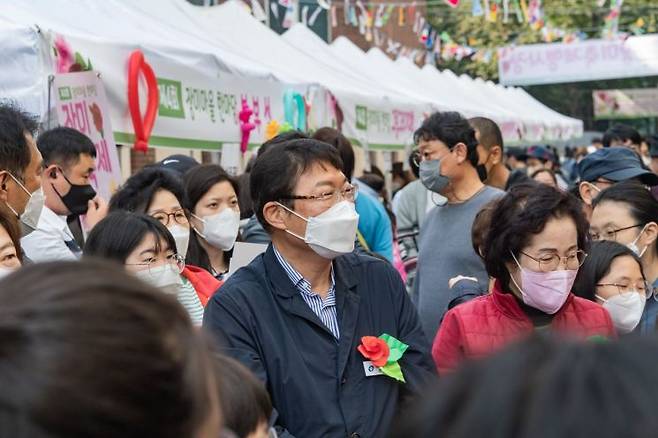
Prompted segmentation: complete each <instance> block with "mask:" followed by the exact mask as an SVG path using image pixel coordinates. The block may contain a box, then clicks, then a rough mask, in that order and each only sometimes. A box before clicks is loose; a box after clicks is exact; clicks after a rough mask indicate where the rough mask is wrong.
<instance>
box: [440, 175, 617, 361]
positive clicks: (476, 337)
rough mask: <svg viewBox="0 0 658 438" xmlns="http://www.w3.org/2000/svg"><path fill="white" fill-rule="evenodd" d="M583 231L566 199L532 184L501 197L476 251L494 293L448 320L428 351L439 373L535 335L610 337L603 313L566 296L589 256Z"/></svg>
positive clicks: (572, 201) (570, 199) (583, 224)
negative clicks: (483, 239)
mask: <svg viewBox="0 0 658 438" xmlns="http://www.w3.org/2000/svg"><path fill="white" fill-rule="evenodd" d="M587 231H588V227H587V222H586V221H585V218H584V216H583V214H582V211H581V208H580V205H578V201H577V200H576V199H575V198H573V197H572V196H571V195H569V194H568V193H562V192H559V191H557V190H555V189H554V188H552V187H548V186H545V185H538V184H532V185H523V186H518V187H516V188H514V189H512V190H511V191H510V192H509V193H508V194H507V195H506V196H505V197H503V198H502V199H501V200H500V201H499V202H498V205H497V206H496V207H495V209H494V211H493V213H492V215H491V225H490V228H489V233H488V234H487V237H486V239H485V242H484V246H483V248H482V250H483V257H484V260H485V265H486V268H487V272H488V273H489V276H490V277H493V278H494V280H495V282H494V287H493V290H492V292H491V293H490V294H488V295H485V296H482V297H479V298H476V299H474V300H472V301H469V302H467V303H464V304H461V305H459V306H457V307H455V308H453V309H451V310H450V311H449V312H448V313H446V316H445V318H444V320H443V322H442V324H441V327H440V328H439V332H438V333H437V335H436V338H435V339H434V345H433V347H432V355H433V357H434V361H435V363H436V366H437V368H438V370H439V372H446V371H450V370H452V369H454V368H455V367H456V366H457V365H458V364H459V363H460V362H461V361H462V360H464V359H467V358H477V357H482V356H486V355H489V354H490V353H492V352H494V351H496V350H498V349H500V348H501V347H503V346H505V345H507V344H509V343H511V342H513V341H515V340H518V339H521V338H524V337H527V336H528V335H530V334H532V333H533V332H545V333H554V334H559V335H562V336H567V337H575V338H583V339H584V338H589V337H591V336H596V335H600V336H606V337H614V336H615V333H614V328H613V325H612V321H611V319H610V316H609V315H608V313H607V312H606V311H605V310H604V309H603V308H602V307H601V306H600V305H598V304H596V303H593V302H591V301H587V300H584V299H582V298H578V297H575V296H574V295H573V294H572V293H571V286H572V285H573V282H574V279H575V277H576V274H577V272H578V268H579V267H580V265H581V264H582V263H583V261H584V259H585V257H586V256H587V254H586V253H585V251H584V250H583V249H584V248H586V244H587Z"/></svg>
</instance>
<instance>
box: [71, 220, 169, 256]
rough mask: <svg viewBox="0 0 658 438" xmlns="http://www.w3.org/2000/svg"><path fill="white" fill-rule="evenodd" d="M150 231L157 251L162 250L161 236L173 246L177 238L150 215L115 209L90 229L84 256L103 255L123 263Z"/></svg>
mask: <svg viewBox="0 0 658 438" xmlns="http://www.w3.org/2000/svg"><path fill="white" fill-rule="evenodd" d="M149 234H151V235H153V236H154V237H155V249H156V251H161V248H160V241H161V240H164V241H165V242H167V246H169V248H170V249H172V250H174V251H175V250H176V241H175V240H174V238H173V236H172V235H171V233H170V232H169V230H167V227H165V226H164V225H162V224H161V223H160V222H158V221H157V220H155V219H153V218H152V217H151V216H148V215H146V214H143V213H133V212H129V211H122V210H118V211H114V212H112V213H110V214H108V215H107V216H106V217H105V218H104V219H103V220H102V221H100V222H99V223H97V224H96V226H94V228H93V229H92V230H91V232H90V233H89V236H88V237H87V241H86V243H85V248H84V257H85V258H87V257H95V258H104V259H108V260H112V261H115V262H117V263H119V264H124V263H125V262H126V259H127V258H128V257H129V256H130V254H131V253H132V252H133V251H134V250H135V248H137V246H139V244H140V243H141V242H142V240H144V238H145V237H146V236H147V235H149Z"/></svg>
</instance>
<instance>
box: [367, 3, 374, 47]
mask: <svg viewBox="0 0 658 438" xmlns="http://www.w3.org/2000/svg"><path fill="white" fill-rule="evenodd" d="M374 15H375V7H374V6H370V11H366V41H368V42H371V41H372V26H373V24H374V21H375V19H374Z"/></svg>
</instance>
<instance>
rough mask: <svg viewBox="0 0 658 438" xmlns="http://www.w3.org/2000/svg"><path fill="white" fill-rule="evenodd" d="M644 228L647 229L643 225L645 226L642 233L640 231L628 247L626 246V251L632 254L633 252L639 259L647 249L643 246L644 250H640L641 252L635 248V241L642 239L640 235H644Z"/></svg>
mask: <svg viewBox="0 0 658 438" xmlns="http://www.w3.org/2000/svg"><path fill="white" fill-rule="evenodd" d="M646 227H647V226H646V225H645V226H644V227H643V228H642V231H640V234H638V235H637V237H636V238H635V240H633V241H632V242H631V243H629V244H628V245H626V246H627V247H628V249H630V250H631V251H633V252H634V253H635V254H636V255H637V256H638V257H640V258H642V256H643V255H644V253H645V252H646V251H647V248H648V247H647V246H645V247H644V248H642V250H640V248H639V247H638V246H637V241H638V240H640V237H642V233H644V229H645V228H646Z"/></svg>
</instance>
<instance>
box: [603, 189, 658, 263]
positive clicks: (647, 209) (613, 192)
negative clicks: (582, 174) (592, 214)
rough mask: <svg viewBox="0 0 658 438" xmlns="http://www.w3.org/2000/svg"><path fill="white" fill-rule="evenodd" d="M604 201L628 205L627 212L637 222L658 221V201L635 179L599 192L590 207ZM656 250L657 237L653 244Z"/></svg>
mask: <svg viewBox="0 0 658 438" xmlns="http://www.w3.org/2000/svg"><path fill="white" fill-rule="evenodd" d="M606 201H612V202H621V203H624V204H626V205H628V208H629V213H630V215H631V216H633V219H635V220H636V221H637V223H639V224H643V225H644V224H648V223H649V222H656V223H658V201H657V200H656V198H654V197H653V195H652V194H651V192H650V191H649V190H647V188H646V187H645V186H644V185H642V184H640V183H638V182H637V181H623V182H620V183H617V184H613V185H612V186H610V187H608V188H607V189H605V190H603V191H602V192H601V193H599V194H598V195H597V196H596V198H594V200H593V201H592V207H593V208H596V206H597V205H599V204H602V203H604V202H606ZM654 250H655V251H658V239H657V240H656V243H655V244H654Z"/></svg>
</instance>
